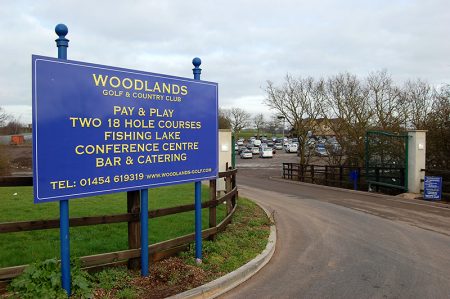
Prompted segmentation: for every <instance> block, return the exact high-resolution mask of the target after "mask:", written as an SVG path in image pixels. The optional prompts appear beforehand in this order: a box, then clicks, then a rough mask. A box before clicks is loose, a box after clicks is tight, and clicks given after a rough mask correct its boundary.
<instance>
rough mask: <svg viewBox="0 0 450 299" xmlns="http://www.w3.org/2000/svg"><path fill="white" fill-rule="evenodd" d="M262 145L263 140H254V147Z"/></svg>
mask: <svg viewBox="0 0 450 299" xmlns="http://www.w3.org/2000/svg"><path fill="white" fill-rule="evenodd" d="M260 145H261V140H258V139H255V140H253V146H260Z"/></svg>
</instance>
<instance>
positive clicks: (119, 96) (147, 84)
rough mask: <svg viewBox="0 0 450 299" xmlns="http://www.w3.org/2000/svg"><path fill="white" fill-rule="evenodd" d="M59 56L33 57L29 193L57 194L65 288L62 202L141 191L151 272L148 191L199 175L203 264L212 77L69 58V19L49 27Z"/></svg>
mask: <svg viewBox="0 0 450 299" xmlns="http://www.w3.org/2000/svg"><path fill="white" fill-rule="evenodd" d="M55 32H56V34H57V35H58V36H59V38H58V39H56V44H57V47H58V59H56V58H51V57H43V56H37V55H33V56H32V82H33V194H34V202H35V203H45V202H51V201H59V204H60V237H61V268H62V286H63V288H64V289H65V290H66V292H67V294H69V295H70V294H71V289H70V284H71V278H70V246H69V245H70V244H69V203H68V200H72V199H74V198H81V197H89V196H94V195H100V194H107V193H115V192H124V191H136V190H140V201H141V211H140V221H141V236H140V237H141V266H142V268H141V274H142V275H143V276H147V275H148V189H149V188H151V187H160V186H168V185H173V184H182V183H192V182H194V183H195V208H196V212H195V215H196V219H195V223H196V227H195V232H196V259H197V261H199V262H201V258H202V255H201V251H202V243H201V242H202V239H201V228H202V217H201V204H202V203H201V181H202V180H211V179H216V178H217V175H218V149H217V147H218V133H217V132H218V122H217V113H218V84H217V83H214V82H208V81H203V80H200V73H201V69H200V68H199V66H200V64H201V61H200V59H199V58H195V59H194V60H193V64H194V66H195V68H194V79H191V78H182V77H175V76H169V75H163V74H156V73H150V72H144V71H139V70H130V69H124V68H118V67H113V66H105V65H98V64H92V63H86V62H79V61H73V60H67V47H68V44H69V40H68V39H66V38H65V36H66V35H67V33H68V29H67V26H65V25H63V24H59V25H57V26H56V28H55Z"/></svg>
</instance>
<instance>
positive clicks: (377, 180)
mask: <svg viewBox="0 0 450 299" xmlns="http://www.w3.org/2000/svg"><path fill="white" fill-rule="evenodd" d="M375 181H376V182H379V181H380V168H379V167H376V168H375ZM375 190H376V191H377V192H378V191H379V187H378V184H376V185H375Z"/></svg>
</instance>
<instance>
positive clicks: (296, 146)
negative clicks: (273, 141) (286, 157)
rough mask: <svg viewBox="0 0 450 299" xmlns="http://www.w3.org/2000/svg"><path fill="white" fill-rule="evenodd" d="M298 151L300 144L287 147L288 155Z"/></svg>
mask: <svg viewBox="0 0 450 299" xmlns="http://www.w3.org/2000/svg"><path fill="white" fill-rule="evenodd" d="M297 151H298V144H297V143H291V144H289V145H288V146H287V147H286V153H296V152H297Z"/></svg>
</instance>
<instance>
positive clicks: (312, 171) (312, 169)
mask: <svg viewBox="0 0 450 299" xmlns="http://www.w3.org/2000/svg"><path fill="white" fill-rule="evenodd" d="M310 168H311V183H313V184H314V165H310Z"/></svg>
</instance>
